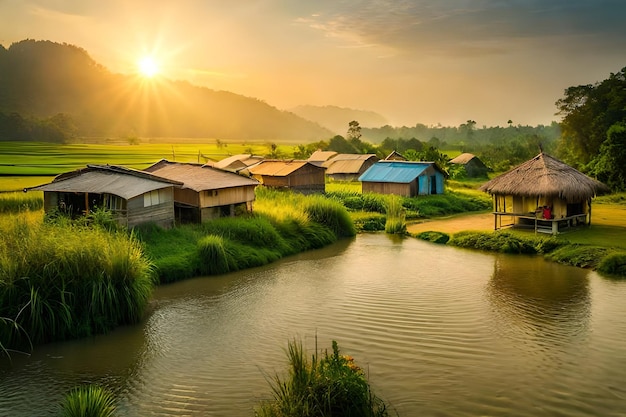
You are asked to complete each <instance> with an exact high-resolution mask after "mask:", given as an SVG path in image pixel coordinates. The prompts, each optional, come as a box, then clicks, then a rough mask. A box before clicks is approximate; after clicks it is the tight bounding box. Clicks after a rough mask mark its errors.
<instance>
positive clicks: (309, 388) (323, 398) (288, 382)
mask: <svg viewBox="0 0 626 417" xmlns="http://www.w3.org/2000/svg"><path fill="white" fill-rule="evenodd" d="M332 345H333V351H332V353H331V354H329V353H328V352H327V351H325V352H324V354H323V355H322V356H321V357H320V356H318V353H317V352H315V353H314V354H313V355H312V356H311V360H310V361H309V360H308V358H307V357H306V355H305V354H304V350H303V348H302V343H300V342H296V341H295V340H294V341H293V342H290V343H289V345H288V350H287V357H288V359H289V376H288V378H286V379H285V380H283V379H281V378H280V377H279V376H278V375H277V376H275V377H274V379H273V380H271V381H270V385H271V389H272V394H273V399H272V400H271V401H265V402H263V403H262V404H261V405H260V407H258V409H257V410H255V415H257V416H260V417H327V416H328V417H330V416H355V417H356V416H359V417H370V416H371V417H373V416H381V417H382V416H387V415H388V412H387V406H386V405H385V403H384V402H383V401H382V400H381V399H380V398H378V397H376V396H375V395H374V394H373V393H372V392H371V390H370V386H369V383H368V381H367V379H366V377H365V375H364V373H363V371H362V369H361V368H359V367H358V366H357V365H356V364H355V363H354V359H353V358H352V357H350V356H345V355H340V354H339V347H338V345H337V342H335V341H333V343H332Z"/></svg>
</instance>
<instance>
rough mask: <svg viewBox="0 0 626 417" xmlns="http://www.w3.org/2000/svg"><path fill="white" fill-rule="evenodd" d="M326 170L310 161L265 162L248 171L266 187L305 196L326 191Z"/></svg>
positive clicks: (251, 167)
mask: <svg viewBox="0 0 626 417" xmlns="http://www.w3.org/2000/svg"><path fill="white" fill-rule="evenodd" d="M325 170H326V169H325V168H323V167H320V166H317V165H314V164H312V163H310V162H309V161H297V160H289V161H283V160H264V161H261V162H259V163H258V164H256V165H252V166H250V167H249V168H248V169H247V171H248V172H249V173H250V175H251V176H252V177H253V178H255V179H257V180H258V181H259V182H260V183H261V184H263V185H265V186H266V187H272V188H285V189H290V190H293V191H298V192H301V193H304V194H309V193H323V192H324V191H325V188H326V185H325V178H324V171H325Z"/></svg>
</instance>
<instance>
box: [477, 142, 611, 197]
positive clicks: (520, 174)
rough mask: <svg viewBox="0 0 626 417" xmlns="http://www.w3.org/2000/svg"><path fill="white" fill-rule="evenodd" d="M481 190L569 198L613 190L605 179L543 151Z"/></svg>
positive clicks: (591, 195) (593, 195) (502, 193)
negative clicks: (603, 180)
mask: <svg viewBox="0 0 626 417" xmlns="http://www.w3.org/2000/svg"><path fill="white" fill-rule="evenodd" d="M480 190H481V191H485V192H488V193H489V194H498V195H517V196H525V197H533V196H552V197H559V198H562V199H565V200H567V201H580V200H585V199H588V198H592V197H595V196H596V195H600V194H606V193H609V192H610V190H609V188H608V187H607V186H606V185H604V184H602V183H601V182H599V181H596V180H594V179H593V178H590V177H588V176H586V175H585V174H583V173H582V172H580V171H577V170H576V169H574V168H572V167H571V166H569V165H567V164H566V163H564V162H561V161H559V160H558V159H556V158H553V157H551V156H550V155H546V154H545V153H543V152H542V153H540V154H539V155H537V156H535V157H534V158H533V159H531V160H529V161H526V162H524V163H523V164H521V165H519V166H517V167H515V168H513V169H511V170H510V171H508V172H506V173H504V174H502V175H500V176H498V177H496V178H494V179H492V180H491V181H489V182H487V183H485V184H483V185H482V187H480Z"/></svg>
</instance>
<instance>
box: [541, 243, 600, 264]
mask: <svg viewBox="0 0 626 417" xmlns="http://www.w3.org/2000/svg"><path fill="white" fill-rule="evenodd" d="M609 252H610V249H608V248H605V247H600V246H590V245H575V244H573V245H566V246H563V247H560V248H558V249H556V250H555V251H553V252H552V253H550V254H548V255H547V256H546V258H547V259H550V260H552V261H555V262H558V263H562V264H565V265H571V266H577V267H580V268H591V269H595V268H597V267H598V264H599V263H600V260H601V259H602V258H604V257H605V256H606V255H607V254H608V253H609Z"/></svg>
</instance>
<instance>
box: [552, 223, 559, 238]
mask: <svg viewBox="0 0 626 417" xmlns="http://www.w3.org/2000/svg"><path fill="white" fill-rule="evenodd" d="M552 234H553V235H555V236H556V235H558V234H559V222H558V221H556V220H552Z"/></svg>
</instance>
